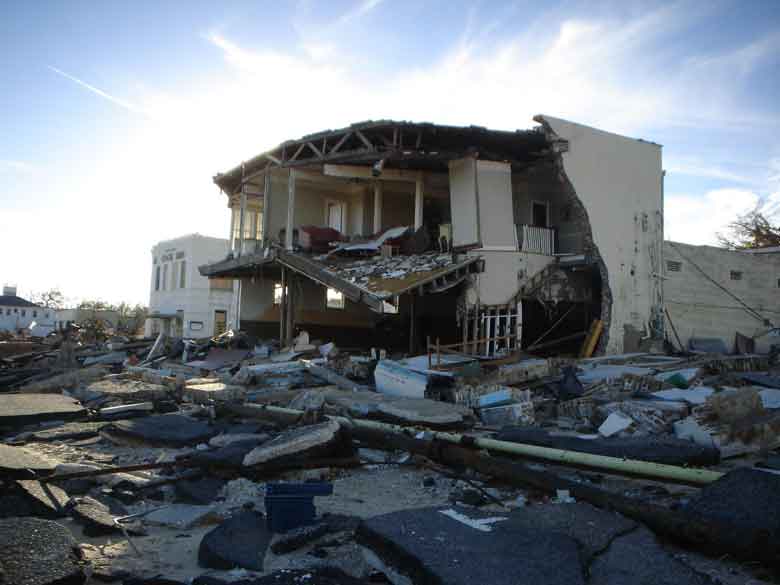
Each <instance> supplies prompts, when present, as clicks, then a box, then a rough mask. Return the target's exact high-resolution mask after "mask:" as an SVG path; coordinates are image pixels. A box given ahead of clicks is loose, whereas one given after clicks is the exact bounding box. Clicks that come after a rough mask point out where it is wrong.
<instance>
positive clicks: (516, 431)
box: [495, 427, 720, 466]
mask: <svg viewBox="0 0 780 585" xmlns="http://www.w3.org/2000/svg"><path fill="white" fill-rule="evenodd" d="M495 438H496V439H498V440H499V441H509V442H512V443H527V444H529V445H539V446H541V447H552V448H555V449H563V450H566V451H577V452H580V453H592V454H594V455H607V456H609V457H619V458H622V459H639V460H642V461H653V462H655V463H666V464H668V465H702V466H706V465H715V464H717V463H718V462H719V461H720V452H719V451H718V449H716V448H714V447H713V448H707V447H702V446H699V445H696V444H695V443H692V442H691V441H687V440H683V439H677V438H676V437H667V436H658V437H655V436H643V437H610V438H581V437H576V436H571V435H553V434H551V433H548V432H547V431H544V430H542V429H535V428H524V427H507V428H505V429H502V430H501V431H500V432H499V433H497V434H496V437H495Z"/></svg>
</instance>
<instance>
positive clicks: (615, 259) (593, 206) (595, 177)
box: [535, 116, 663, 353]
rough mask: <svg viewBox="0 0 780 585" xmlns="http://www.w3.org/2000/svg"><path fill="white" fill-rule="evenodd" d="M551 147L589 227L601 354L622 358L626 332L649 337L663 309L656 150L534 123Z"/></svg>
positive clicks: (544, 119) (576, 127)
mask: <svg viewBox="0 0 780 585" xmlns="http://www.w3.org/2000/svg"><path fill="white" fill-rule="evenodd" d="M535 120H536V121H537V122H539V123H541V124H542V125H543V127H544V130H545V132H546V133H547V136H548V139H549V140H550V142H551V143H555V142H559V141H561V140H564V141H566V142H567V145H566V146H564V147H563V148H560V150H561V152H560V153H559V155H558V165H559V171H560V178H561V181H562V182H563V184H564V188H565V189H567V190H569V192H570V195H571V197H572V201H573V203H574V204H575V205H576V207H577V208H578V209H579V212H580V213H582V214H584V216H585V217H586V218H587V222H588V225H589V226H590V231H589V233H585V234H584V238H583V239H584V247H585V250H586V252H587V253H588V254H589V255H590V256H591V257H592V259H593V260H594V261H595V262H596V264H597V266H598V268H599V272H600V273H601V278H602V319H603V321H604V334H603V335H602V338H601V341H600V344H599V350H600V352H603V353H621V352H624V351H626V349H627V345H628V344H627V342H628V341H629V340H628V339H627V338H626V336H625V332H626V331H627V330H629V331H630V330H638V331H641V332H643V336H646V335H649V334H650V332H651V330H652V328H653V324H654V323H655V319H656V318H657V315H658V314H659V311H660V308H661V306H662V298H661V294H660V283H659V279H660V262H661V259H662V244H663V194H662V193H663V189H662V185H663V171H662V168H661V147H660V146H659V145H657V144H653V143H651V142H645V141H643V140H636V139H632V138H626V137H624V136H619V135H616V134H610V133H608V132H604V131H601V130H596V129H594V128H589V127H587V126H582V125H580V124H574V123H572V122H567V121H565V120H560V119H558V118H553V117H550V116H537V117H536V118H535Z"/></svg>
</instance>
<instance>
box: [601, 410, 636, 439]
mask: <svg viewBox="0 0 780 585" xmlns="http://www.w3.org/2000/svg"><path fill="white" fill-rule="evenodd" d="M633 424H635V423H634V419H633V418H631V417H630V416H626V415H625V414H622V413H620V412H613V413H611V414H610V415H609V416H608V417H607V418H606V420H605V421H604V422H603V423H601V426H600V427H599V434H600V435H601V436H602V437H611V436H612V435H617V434H618V433H620V432H623V431H625V430H627V429H629V428H630V427H631V426H632V425H633Z"/></svg>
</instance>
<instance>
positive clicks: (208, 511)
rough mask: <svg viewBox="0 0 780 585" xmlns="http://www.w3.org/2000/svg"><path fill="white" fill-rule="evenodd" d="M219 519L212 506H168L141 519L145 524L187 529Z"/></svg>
mask: <svg viewBox="0 0 780 585" xmlns="http://www.w3.org/2000/svg"><path fill="white" fill-rule="evenodd" d="M218 519H219V516H218V515H217V513H216V512H215V511H214V508H213V506H193V505H190V504H170V505H167V506H164V507H162V508H159V509H158V510H155V511H154V512H150V513H149V514H146V515H145V516H144V517H143V521H144V523H145V524H152V525H155V526H170V527H172V528H180V529H187V528H192V527H193V526H198V525H204V524H209V523H213V522H215V521H216V520H218Z"/></svg>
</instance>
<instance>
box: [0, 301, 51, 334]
mask: <svg viewBox="0 0 780 585" xmlns="http://www.w3.org/2000/svg"><path fill="white" fill-rule="evenodd" d="M54 313H55V311H54V309H46V308H44V307H38V306H34V307H16V306H11V305H3V304H0V331H19V330H21V329H28V328H29V327H30V325H32V323H35V324H36V325H37V326H36V327H35V330H34V331H33V332H32V334H33V335H36V336H40V337H43V336H45V335H47V334H49V333H51V332H52V331H53V330H54V321H55V318H54Z"/></svg>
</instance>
